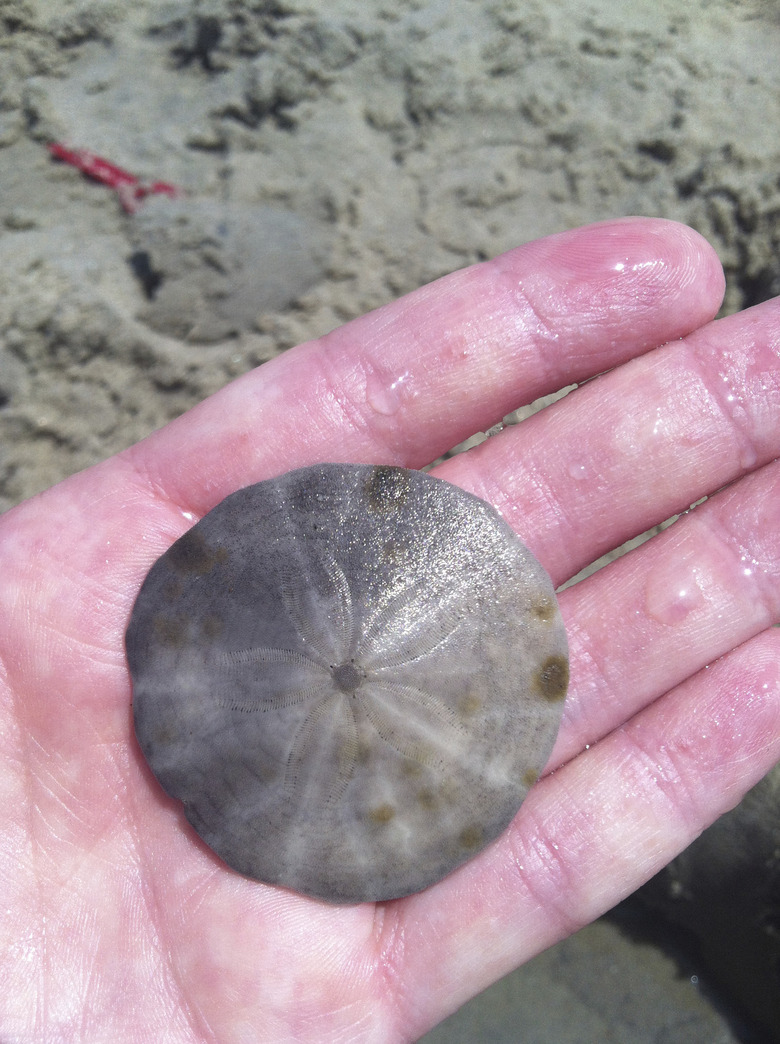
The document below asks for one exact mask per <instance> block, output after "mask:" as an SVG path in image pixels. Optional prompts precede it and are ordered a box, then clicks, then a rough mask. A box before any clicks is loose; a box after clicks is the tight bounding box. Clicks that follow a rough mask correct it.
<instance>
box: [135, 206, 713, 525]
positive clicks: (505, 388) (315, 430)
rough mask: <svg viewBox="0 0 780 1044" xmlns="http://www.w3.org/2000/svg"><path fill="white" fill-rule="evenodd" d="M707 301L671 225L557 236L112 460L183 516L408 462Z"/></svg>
mask: <svg viewBox="0 0 780 1044" xmlns="http://www.w3.org/2000/svg"><path fill="white" fill-rule="evenodd" d="M722 293H723V275H722V271H721V268H720V264H719V262H718V260H717V257H716V255H715V253H714V251H713V250H712V248H711V247H710V246H709V244H707V242H706V241H705V240H703V239H702V238H701V237H700V236H699V235H698V234H697V233H696V232H694V231H693V230H692V229H690V228H687V227H685V226H683V225H679V224H676V223H675V222H670V221H664V220H658V219H647V218H631V219H624V220H618V221H609V222H604V223H602V224H599V225H593V226H590V227H588V228H582V229H577V230H574V231H571V232H564V233H561V234H560V235H556V236H550V237H547V238H546V239H543V240H538V241H536V242H533V243H529V244H526V245H525V246H522V247H519V248H517V249H516V250H512V251H510V252H509V253H507V254H504V255H502V256H501V257H498V258H496V259H494V260H492V261H487V262H484V263H481V264H478V265H474V266H472V267H470V268H466V269H463V270H461V271H458V272H455V273H453V274H452V275H449V276H446V277H444V278H442V279H440V280H438V281H437V282H435V283H432V284H430V285H428V286H425V287H423V288H421V289H420V290H418V291H416V292H414V293H412V294H409V295H407V296H406V297H404V298H401V299H400V300H398V301H395V302H393V303H392V304H390V305H387V306H385V307H384V308H381V309H379V310H378V311H376V312H372V313H370V314H369V315H366V316H363V317H362V318H360V319H356V320H354V321H353V322H351V323H348V324H347V325H346V326H343V327H341V328H339V329H338V330H335V331H334V332H332V333H330V334H328V335H326V336H324V337H322V338H320V339H318V340H317V341H313V342H310V343H309V344H305V345H301V346H299V347H298V348H296V349H293V350H292V351H290V352H287V353H285V354H284V355H283V356H279V357H278V358H276V359H274V360H272V361H271V362H269V363H266V364H265V365H264V366H262V367H261V368H259V369H258V370H255V371H253V372H251V373H249V374H246V375H245V376H244V377H242V378H240V379H239V380H237V381H234V382H233V383H232V384H231V385H229V386H228V387H227V388H224V389H223V390H222V391H220V392H218V393H217V394H216V395H213V396H212V397H211V398H210V399H208V400H206V401H205V402H204V403H202V404H201V405H200V406H198V407H196V408H195V409H194V410H191V411H190V412H189V413H188V414H186V415H185V416H184V417H182V418H179V420H177V421H175V422H174V423H173V424H170V425H168V426H167V427H166V428H165V429H163V430H162V431H160V432H158V433H156V434H155V435H154V436H152V437H151V438H149V439H147V440H145V441H144V442H142V443H140V444H139V446H137V447H134V448H133V449H132V450H130V451H128V454H127V456H126V460H127V461H128V462H130V463H131V464H132V466H133V467H134V468H135V469H137V470H138V471H139V472H140V473H141V474H142V475H143V476H145V477H146V479H147V480H148V482H149V483H150V485H151V486H152V487H153V488H154V489H156V490H158V491H160V492H162V493H163V494H164V496H165V497H167V498H169V499H171V500H172V501H174V502H175V503H177V504H178V505H180V506H181V507H184V508H186V509H188V510H190V511H192V512H193V513H194V514H197V515H200V514H202V513H204V512H205V511H207V510H208V509H209V508H211V507H213V506H214V504H215V503H217V501H219V500H221V499H222V498H223V497H224V496H226V495H227V494H228V493H229V492H231V491H232V490H234V489H236V488H237V487H240V486H243V485H247V484H248V483H250V482H254V481H258V480H260V479H262V478H267V477H269V476H271V475H274V474H278V473H280V472H283V471H286V470H289V469H291V468H294V467H299V466H302V465H305V464H311V463H315V462H319V461H325V460H343V461H351V462H381V463H386V464H398V465H403V466H406V467H421V466H422V465H424V464H427V463H429V462H430V461H432V460H434V459H435V458H436V457H437V456H439V455H440V454H441V453H443V452H445V451H446V450H447V449H449V448H451V447H452V446H454V445H456V444H457V443H458V442H460V441H462V440H463V439H465V438H467V437H468V436H469V435H471V434H473V433H474V432H476V431H481V430H485V429H486V428H488V427H490V426H491V425H493V424H495V423H496V422H497V421H499V420H501V418H502V417H504V416H505V415H506V414H507V413H509V412H510V411H511V410H513V409H516V408H517V407H519V406H521V405H523V404H524V403H528V402H531V401H533V400H534V399H535V398H537V397H538V396H540V395H544V394H546V393H548V392H550V391H553V390H556V389H558V388H560V387H562V386H564V385H566V384H570V383H572V382H577V381H581V380H584V379H586V378H587V377H590V376H592V375H594V374H596V373H600V372H602V371H604V370H606V369H609V368H611V367H613V366H616V365H618V364H619V363H621V362H624V361H625V360H626V359H628V358H630V357H632V356H635V355H639V354H641V353H643V352H645V351H647V350H649V349H650V348H653V347H655V346H657V345H659V344H661V343H663V342H665V341H668V340H670V339H673V338H677V337H681V336H684V335H685V334H686V333H689V332H690V331H692V330H694V329H696V328H698V327H699V326H700V325H702V324H703V323H704V322H707V321H708V320H709V319H711V318H712V317H713V315H714V314H715V313H716V311H717V309H718V307H719V304H720V301H721V298H722Z"/></svg>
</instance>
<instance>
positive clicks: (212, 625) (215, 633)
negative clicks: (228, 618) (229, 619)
mask: <svg viewBox="0 0 780 1044" xmlns="http://www.w3.org/2000/svg"><path fill="white" fill-rule="evenodd" d="M224 629H225V624H224V621H223V619H222V617H221V616H216V615H215V614H214V613H212V614H211V615H209V616H204V617H203V623H202V624H201V633H202V635H203V637H204V638H219V636H220V635H221V634H222V632H223V630H224Z"/></svg>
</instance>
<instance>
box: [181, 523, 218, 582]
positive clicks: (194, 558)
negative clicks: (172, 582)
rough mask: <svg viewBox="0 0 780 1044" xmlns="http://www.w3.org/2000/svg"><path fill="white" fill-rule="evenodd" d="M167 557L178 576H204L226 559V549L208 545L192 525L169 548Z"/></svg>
mask: <svg viewBox="0 0 780 1044" xmlns="http://www.w3.org/2000/svg"><path fill="white" fill-rule="evenodd" d="M167 557H168V562H169V564H170V565H171V566H172V567H173V568H174V569H175V570H176V572H177V573H178V574H179V575H180V576H183V577H187V576H192V575H195V576H205V575H206V574H207V573H210V572H211V570H212V569H213V568H214V566H216V565H219V564H221V563H222V562H224V561H225V560H226V559H227V551H226V550H225V548H224V547H216V548H211V547H209V545H208V544H207V543H206V541H205V540H204V539H203V536H202V534H201V533H199V532H198V530H197V527H193V528H192V529H191V530H190V531H189V532H188V533H185V534H184V536H183V537H180V538H179V539H178V540H177V541H176V543H175V544H174V545H173V546H172V547H171V548H170V549H169V551H168V556H167Z"/></svg>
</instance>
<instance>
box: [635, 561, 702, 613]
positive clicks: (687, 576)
mask: <svg viewBox="0 0 780 1044" xmlns="http://www.w3.org/2000/svg"><path fill="white" fill-rule="evenodd" d="M703 605H704V595H703V593H702V589H701V585H700V581H699V576H698V569H697V567H696V566H693V565H687V564H685V563H683V564H680V563H679V562H675V563H669V564H668V565H664V566H660V567H659V568H657V569H655V570H653V572H652V573H651V574H650V577H649V578H648V581H647V586H646V588H645V606H646V608H647V612H648V614H649V615H650V616H652V617H653V619H655V620H657V621H658V622H659V623H661V624H664V625H665V626H667V627H674V626H675V625H677V624H680V623H682V622H683V620H685V618H686V617H687V616H688V615H689V614H690V613H691V612H693V610H694V609H698V608H699V607H700V606H703Z"/></svg>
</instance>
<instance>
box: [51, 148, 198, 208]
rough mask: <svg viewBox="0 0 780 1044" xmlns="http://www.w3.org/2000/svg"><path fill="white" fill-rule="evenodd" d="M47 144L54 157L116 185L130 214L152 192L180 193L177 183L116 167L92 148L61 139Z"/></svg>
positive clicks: (113, 186) (177, 194) (120, 198)
mask: <svg viewBox="0 0 780 1044" xmlns="http://www.w3.org/2000/svg"><path fill="white" fill-rule="evenodd" d="M48 148H49V152H50V153H51V154H52V156H54V157H55V159H58V160H62V161H63V163H69V164H70V165H71V166H72V167H76V168H77V170H80V171H81V172H82V174H86V175H87V177H90V178H94V179H95V181H99V182H100V183H101V184H102V185H108V186H109V188H112V189H114V191H115V192H116V193H117V195H118V196H119V200H120V202H121V204H122V206H123V207H124V209H125V210H126V211H127V213H128V214H134V213H135V211H136V210H138V207H139V205H140V204H141V203H142V202H143V200H144V199H145V198H146V197H147V196H149V195H152V194H153V193H162V194H163V195H165V196H171V197H175V196H180V195H181V189H179V188H177V186H176V185H171V184H170V182H167V181H152V182H150V183H147V182H143V181H141V180H140V178H137V177H136V176H135V174H131V173H130V172H129V171H127V170H123V169H122V168H121V167H117V166H116V164H115V163H109V161H108V160H107V159H103V157H102V156H98V155H97V154H96V153H94V152H90V150H89V149H71V148H68V146H67V145H62V144H60V143H59V142H52V143H51V144H50V145H49V146H48Z"/></svg>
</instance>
